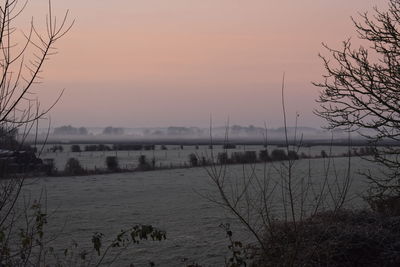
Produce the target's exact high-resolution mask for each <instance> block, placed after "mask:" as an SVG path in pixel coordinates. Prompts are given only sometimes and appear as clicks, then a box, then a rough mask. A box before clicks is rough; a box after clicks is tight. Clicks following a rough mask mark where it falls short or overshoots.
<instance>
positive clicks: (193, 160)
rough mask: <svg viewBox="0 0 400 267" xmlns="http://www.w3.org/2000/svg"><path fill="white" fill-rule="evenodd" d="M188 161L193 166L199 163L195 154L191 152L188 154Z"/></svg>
mask: <svg viewBox="0 0 400 267" xmlns="http://www.w3.org/2000/svg"><path fill="white" fill-rule="evenodd" d="M189 163H190V165H191V166H193V167H196V166H197V165H198V164H199V159H198V158H197V156H196V154H194V153H191V154H190V155H189Z"/></svg>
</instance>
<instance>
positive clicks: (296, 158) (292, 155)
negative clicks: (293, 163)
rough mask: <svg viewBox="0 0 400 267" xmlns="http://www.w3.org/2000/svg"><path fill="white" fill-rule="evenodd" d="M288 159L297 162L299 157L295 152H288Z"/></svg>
mask: <svg viewBox="0 0 400 267" xmlns="http://www.w3.org/2000/svg"><path fill="white" fill-rule="evenodd" d="M288 159H290V160H298V159H299V155H298V154H297V152H296V151H294V150H290V151H289V153H288Z"/></svg>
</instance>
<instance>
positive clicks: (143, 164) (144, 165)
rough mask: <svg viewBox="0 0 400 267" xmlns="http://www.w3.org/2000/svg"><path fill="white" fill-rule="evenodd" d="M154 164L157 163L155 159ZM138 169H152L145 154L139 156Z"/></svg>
mask: <svg viewBox="0 0 400 267" xmlns="http://www.w3.org/2000/svg"><path fill="white" fill-rule="evenodd" d="M154 165H155V160H154ZM137 169H138V170H140V171H148V170H151V169H152V167H151V165H150V164H149V162H148V161H147V158H146V156H145V155H140V156H139V159H138V167H137Z"/></svg>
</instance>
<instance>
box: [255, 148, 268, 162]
mask: <svg viewBox="0 0 400 267" xmlns="http://www.w3.org/2000/svg"><path fill="white" fill-rule="evenodd" d="M258 157H259V158H260V160H261V161H264V162H265V161H270V160H271V157H270V156H269V153H268V150H267V149H265V150H261V151H260V153H259V156H258Z"/></svg>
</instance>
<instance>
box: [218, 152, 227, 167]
mask: <svg viewBox="0 0 400 267" xmlns="http://www.w3.org/2000/svg"><path fill="white" fill-rule="evenodd" d="M228 160H229V158H228V153H226V152H221V153H218V155H217V161H218V163H219V164H227V163H229V161H228Z"/></svg>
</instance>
